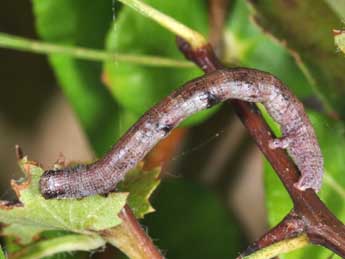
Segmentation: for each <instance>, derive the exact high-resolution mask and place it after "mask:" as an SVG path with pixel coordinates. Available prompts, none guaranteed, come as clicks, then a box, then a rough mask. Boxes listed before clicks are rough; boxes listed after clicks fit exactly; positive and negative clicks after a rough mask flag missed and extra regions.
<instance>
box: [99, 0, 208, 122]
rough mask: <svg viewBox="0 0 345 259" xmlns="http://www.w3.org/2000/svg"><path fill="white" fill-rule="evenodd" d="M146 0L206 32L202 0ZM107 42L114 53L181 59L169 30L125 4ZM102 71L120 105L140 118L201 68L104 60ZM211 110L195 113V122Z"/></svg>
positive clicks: (199, 72)
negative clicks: (167, 66)
mask: <svg viewBox="0 0 345 259" xmlns="http://www.w3.org/2000/svg"><path fill="white" fill-rule="evenodd" d="M145 2H146V3H148V4H150V5H152V6H153V7H155V8H156V9H158V10H159V11H161V12H164V13H166V14H168V15H170V16H172V17H173V18H175V19H177V20H178V21H180V22H182V23H183V24H185V25H187V26H189V27H191V28H193V29H195V30H197V31H199V32H202V33H204V34H205V33H206V31H207V8H206V5H205V3H204V2H203V1H199V0H190V1H185V0H176V1H157V0H147V1H145ZM190 10H193V12H191V11H190ZM106 45H107V50H109V51H113V52H115V53H116V52H120V53H122V52H124V53H129V54H147V55H150V54H152V55H159V56H163V57H169V58H175V59H184V58H183V56H182V54H181V53H180V52H179V51H178V49H177V47H176V43H175V36H174V35H173V34H172V33H171V32H168V31H167V30H166V29H164V28H162V27H161V26H160V25H158V24H156V23H155V22H153V21H151V20H149V19H148V18H146V17H143V16H141V15H140V14H139V13H136V12H134V11H133V10H131V9H130V8H128V7H126V6H124V7H123V9H122V10H121V12H120V14H119V16H118V18H117V20H116V23H115V27H114V29H111V30H110V31H109V34H108V38H107V44H106ZM105 73H106V75H107V77H108V78H109V84H110V90H111V93H112V94H113V96H114V97H115V99H116V100H117V101H118V102H119V103H120V104H121V106H122V107H124V108H125V109H126V110H128V111H130V112H132V113H134V114H136V115H137V116H138V117H139V116H140V115H142V114H143V113H144V112H145V111H146V110H148V109H149V108H150V107H151V106H153V105H154V104H155V103H156V102H158V101H159V100H161V99H162V98H163V97H165V96H167V95H168V94H170V93H171V92H172V90H173V89H175V88H177V87H179V86H181V85H182V84H184V83H185V82H186V81H188V80H190V79H192V78H194V77H196V76H198V75H201V74H202V71H201V70H199V69H197V68H186V69H178V68H174V69H173V68H170V69H167V68H153V67H143V66H139V65H134V64H124V63H121V65H119V64H118V63H116V62H107V63H106V65H105ZM210 113H212V110H207V111H203V112H202V113H201V114H202V115H200V114H198V115H197V117H195V116H194V121H195V120H197V121H199V120H202V119H204V118H205V116H206V114H210ZM190 122H191V121H190Z"/></svg>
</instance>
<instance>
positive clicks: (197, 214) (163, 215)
mask: <svg viewBox="0 0 345 259" xmlns="http://www.w3.org/2000/svg"><path fill="white" fill-rule="evenodd" d="M152 203H153V204H154V207H155V208H156V210H157V211H156V213H153V214H149V215H147V216H146V217H145V218H144V221H143V222H144V224H145V225H146V226H148V229H149V232H150V236H151V237H152V238H153V239H155V240H156V242H155V243H157V245H158V247H160V248H161V249H163V251H167V252H166V257H167V258H189V259H194V258H195V259H196V258H217V259H222V258H235V257H236V256H237V255H238V253H239V252H240V251H242V250H243V249H244V244H245V243H246V242H245V238H244V236H243V230H241V228H240V224H239V223H238V221H236V219H235V217H234V216H233V215H232V214H231V213H229V212H227V211H226V210H225V209H224V204H221V202H220V201H219V197H217V196H216V195H215V194H214V193H212V192H211V191H210V190H207V189H206V188H204V187H201V186H199V185H197V184H194V183H191V182H188V181H186V179H181V180H178V181H176V180H175V181H173V180H167V181H164V182H162V184H161V185H160V186H159V188H158V190H157V195H156V196H155V197H154V199H153V201H152Z"/></svg>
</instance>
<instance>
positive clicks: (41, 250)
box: [9, 235, 105, 259]
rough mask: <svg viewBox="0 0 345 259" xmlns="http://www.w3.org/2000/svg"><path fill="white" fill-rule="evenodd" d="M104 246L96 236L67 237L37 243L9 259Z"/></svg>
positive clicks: (34, 257)
mask: <svg viewBox="0 0 345 259" xmlns="http://www.w3.org/2000/svg"><path fill="white" fill-rule="evenodd" d="M104 245H105V241H104V239H102V238H101V237H99V236H96V235H95V236H86V235H67V236H63V237H57V238H53V239H49V240H45V241H40V242H38V243H35V244H34V245H31V246H28V247H26V248H24V249H22V250H20V251H19V252H17V253H15V254H13V255H10V257H9V259H17V258H21V259H37V258H42V257H45V256H50V255H53V254H56V253H59V252H71V251H91V250H94V249H97V248H99V247H102V246H104Z"/></svg>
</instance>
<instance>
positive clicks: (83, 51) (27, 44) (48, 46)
mask: <svg viewBox="0 0 345 259" xmlns="http://www.w3.org/2000/svg"><path fill="white" fill-rule="evenodd" d="M0 47H2V48H9V49H15V50H22V51H29V52H34V53H39V54H64V55H69V56H72V57H75V58H79V59H86V60H93V61H107V60H113V61H118V62H130V63H136V64H141V65H146V66H158V67H163V66H164V67H177V68H187V67H193V64H192V63H191V62H188V61H183V60H181V61H180V60H174V59H168V58H161V57H157V56H146V55H130V54H117V53H112V52H107V51H101V50H93V49H88V48H81V47H73V46H71V47H69V46H62V45H58V44H52V43H45V42H41V41H36V40H30V39H26V38H22V37H17V36H13V35H10V34H6V33H1V32H0Z"/></svg>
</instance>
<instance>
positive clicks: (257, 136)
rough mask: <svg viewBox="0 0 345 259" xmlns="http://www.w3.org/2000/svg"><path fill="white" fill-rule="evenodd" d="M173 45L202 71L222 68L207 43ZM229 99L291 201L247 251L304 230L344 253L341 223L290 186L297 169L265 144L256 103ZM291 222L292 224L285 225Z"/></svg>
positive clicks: (267, 131)
mask: <svg viewBox="0 0 345 259" xmlns="http://www.w3.org/2000/svg"><path fill="white" fill-rule="evenodd" d="M177 45H178V47H179V48H180V50H181V51H182V53H184V55H185V57H186V58H187V59H189V60H191V61H193V62H194V63H195V64H197V65H198V66H199V67H200V68H201V69H202V70H203V71H204V72H206V73H209V72H212V71H214V70H216V69H219V68H223V65H222V64H221V63H220V61H219V60H218V59H217V57H216V56H215V54H214V52H213V49H212V47H211V46H210V45H205V46H203V47H201V48H197V49H195V48H194V49H193V47H192V46H191V45H189V44H188V43H187V42H186V41H184V40H183V39H181V38H179V37H178V38H177ZM229 102H230V103H231V104H232V105H233V107H234V109H235V111H236V113H237V115H238V116H239V117H240V119H241V120H242V122H243V124H244V125H245V127H246V128H247V129H248V131H249V134H250V135H251V136H252V137H253V138H254V140H255V142H256V144H257V145H258V147H259V148H260V150H261V151H262V152H263V154H264V155H265V156H266V158H267V159H268V161H269V162H270V163H271V165H272V167H273V168H274V169H275V171H276V173H277V174H278V176H279V178H280V179H281V181H282V182H283V184H284V186H285V188H286V189H287V191H288V192H289V194H290V197H291V199H292V201H293V203H294V209H293V212H292V214H291V213H290V214H289V215H288V216H287V217H286V218H285V219H284V220H283V221H282V222H281V223H280V224H279V225H278V226H277V227H276V228H274V229H273V230H272V231H269V232H268V233H266V234H265V235H264V236H263V237H262V238H260V239H259V240H258V241H257V242H256V243H255V244H254V245H253V246H252V249H251V252H254V251H256V250H258V249H262V248H263V247H266V246H267V245H270V244H273V243H274V242H276V241H277V240H275V238H274V236H275V235H277V234H279V240H282V239H287V238H289V237H291V236H294V235H295V234H296V233H306V234H307V236H308V238H309V240H310V242H311V243H313V244H318V245H322V246H324V247H327V248H329V249H330V250H332V251H333V252H335V253H337V254H338V255H340V256H342V257H345V226H344V225H343V223H342V222H340V221H339V220H338V219H337V218H336V217H335V216H334V215H333V214H332V212H331V211H330V210H329V209H328V208H327V207H326V206H325V204H324V203H323V202H322V201H321V200H320V199H319V197H318V196H317V195H316V194H315V192H314V191H313V190H311V189H308V190H306V191H300V190H298V189H296V188H295V187H294V186H293V185H294V183H296V182H297V181H298V179H299V175H300V173H299V172H298V170H297V168H296V166H295V165H294V163H293V162H292V161H291V159H290V158H289V156H288V155H287V153H286V152H285V151H284V150H282V149H275V150H272V149H270V148H269V146H268V143H269V140H270V139H271V138H272V136H273V132H272V131H271V130H270V128H269V127H268V126H267V124H266V122H265V121H264V119H263V118H262V116H261V114H260V112H259V111H258V109H257V108H256V106H255V105H252V104H250V103H247V102H243V101H237V100H231V101H229ZM292 223H293V225H295V226H296V227H292V228H289V227H287V226H290V225H291V224H292ZM297 226H298V228H297ZM302 230H303V231H302Z"/></svg>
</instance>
